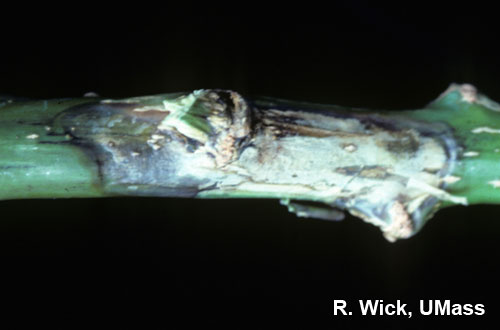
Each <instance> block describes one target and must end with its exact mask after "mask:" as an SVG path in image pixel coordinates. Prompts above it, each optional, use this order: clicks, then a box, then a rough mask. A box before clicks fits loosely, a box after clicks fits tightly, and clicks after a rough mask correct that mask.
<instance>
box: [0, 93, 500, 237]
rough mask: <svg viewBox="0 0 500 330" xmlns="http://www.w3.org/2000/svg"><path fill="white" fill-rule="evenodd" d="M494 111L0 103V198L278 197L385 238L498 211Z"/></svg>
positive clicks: (186, 101)
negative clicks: (455, 216)
mask: <svg viewBox="0 0 500 330" xmlns="http://www.w3.org/2000/svg"><path fill="white" fill-rule="evenodd" d="M499 111H500V106H499V105H498V104H497V103H495V102H493V101H491V100H489V99H488V98H486V97H485V96H483V95H481V94H478V93H477V92H476V90H475V89H474V88H473V87H472V86H470V85H452V86H451V87H450V88H449V89H448V90H447V91H446V92H445V93H443V94H442V95H441V96H440V97H439V98H438V99H437V100H436V101H434V102H432V103H431V104H429V105H428V106H427V107H426V108H424V109H420V110H412V111H394V112H388V111H368V110H359V109H349V108H345V107H339V106H328V105H318V104H308V103H301V102H291V101H286V100H275V99H258V100H251V101H248V100H245V99H243V98H242V97H241V96H240V95H239V94H237V93H235V92H232V91H223V90H201V91H195V92H193V93H188V94H186V93H177V94H163V95H155V96H149V97H138V98H128V99H123V100H106V99H100V98H81V99H63V100H42V101H14V102H11V101H9V100H3V101H2V100H1V99H0V199H17V198H57V197H103V196H124V195H126V196H177V197H196V198H234V197H243V198H279V199H282V200H283V203H284V204H285V205H287V206H288V208H289V209H290V211H292V212H295V213H297V214H298V215H299V216H311V217H319V218H323V219H330V220H338V219H341V218H342V216H341V214H340V213H339V212H338V211H334V210H333V209H332V208H338V209H341V210H346V211H349V212H351V213H352V214H354V215H356V216H359V217H361V218H362V219H363V220H365V221H367V222H370V223H372V224H375V225H377V226H379V227H380V228H381V230H382V232H383V233H384V235H385V237H386V238H387V239H389V240H391V241H394V240H396V239H398V238H406V237H410V236H412V235H413V234H415V233H416V232H418V231H419V230H420V228H421V227H422V226H423V225H424V224H425V222H426V221H427V220H428V219H429V218H430V217H431V216H432V214H433V213H434V212H435V211H437V210H439V209H440V208H442V207H446V206H449V205H454V204H464V205H466V204H474V203H498V202H499V201H500V189H499V187H500V176H499V175H498V173H500V168H499V167H500V162H499V161H498V160H499V158H500V144H499V140H500V139H499V137H500V135H499V134H500V119H499V118H500V114H499ZM290 200H293V202H291V201H290ZM311 202H315V203H316V204H314V205H313V204H310V203H311ZM317 203H320V205H318V204H317ZM321 205H322V206H321Z"/></svg>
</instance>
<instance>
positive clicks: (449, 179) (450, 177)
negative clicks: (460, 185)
mask: <svg viewBox="0 0 500 330" xmlns="http://www.w3.org/2000/svg"><path fill="white" fill-rule="evenodd" d="M441 180H442V181H443V182H444V183H447V184H453V183H455V182H458V181H460V180H462V178H460V177H458V176H453V175H448V176H446V177H444V178H443V179H441Z"/></svg>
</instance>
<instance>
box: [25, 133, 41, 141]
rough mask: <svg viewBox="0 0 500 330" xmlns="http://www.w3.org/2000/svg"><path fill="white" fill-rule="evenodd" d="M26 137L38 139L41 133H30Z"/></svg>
mask: <svg viewBox="0 0 500 330" xmlns="http://www.w3.org/2000/svg"><path fill="white" fill-rule="evenodd" d="M26 138H27V139H31V140H34V139H38V138H39V135H38V134H30V135H27V136H26Z"/></svg>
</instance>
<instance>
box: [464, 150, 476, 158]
mask: <svg viewBox="0 0 500 330" xmlns="http://www.w3.org/2000/svg"><path fill="white" fill-rule="evenodd" d="M463 156H464V157H477V156H479V152H477V151H467V152H464V154H463Z"/></svg>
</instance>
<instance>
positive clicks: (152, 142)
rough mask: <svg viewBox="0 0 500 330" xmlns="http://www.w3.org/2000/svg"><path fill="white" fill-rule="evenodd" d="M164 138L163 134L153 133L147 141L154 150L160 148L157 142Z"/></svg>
mask: <svg viewBox="0 0 500 330" xmlns="http://www.w3.org/2000/svg"><path fill="white" fill-rule="evenodd" d="M164 139H165V136H163V135H159V134H153V135H151V138H150V139H149V140H148V141H147V143H148V144H149V146H150V147H151V148H153V149H154V150H158V149H160V148H161V144H159V142H160V141H162V140H164Z"/></svg>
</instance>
